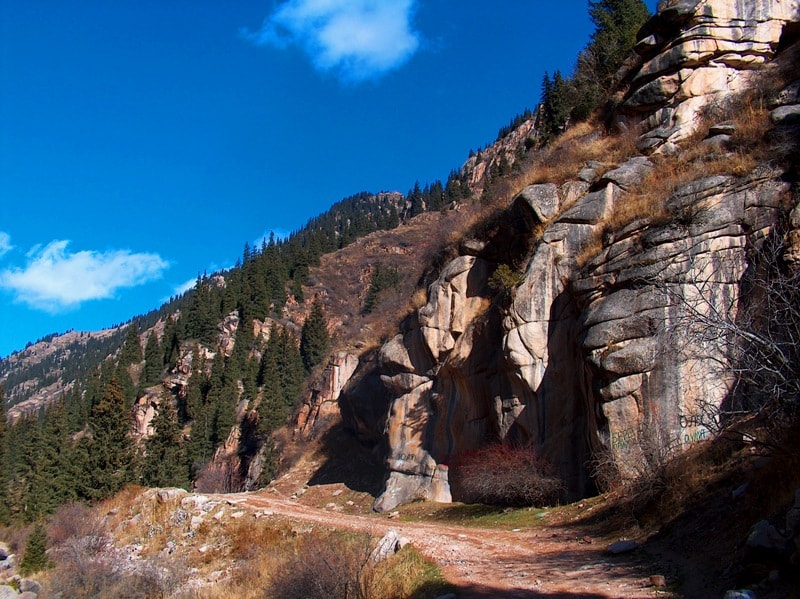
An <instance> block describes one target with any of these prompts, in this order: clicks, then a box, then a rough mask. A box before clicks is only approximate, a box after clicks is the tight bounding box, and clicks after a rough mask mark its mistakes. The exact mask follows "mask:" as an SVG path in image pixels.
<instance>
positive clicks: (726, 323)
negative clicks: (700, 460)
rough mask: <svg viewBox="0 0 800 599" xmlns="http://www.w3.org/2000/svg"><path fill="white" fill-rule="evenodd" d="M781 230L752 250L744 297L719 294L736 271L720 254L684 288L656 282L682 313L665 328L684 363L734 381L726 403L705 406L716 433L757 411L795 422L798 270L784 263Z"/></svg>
mask: <svg viewBox="0 0 800 599" xmlns="http://www.w3.org/2000/svg"><path fill="white" fill-rule="evenodd" d="M785 243H786V241H785V237H784V236H783V234H782V233H781V232H780V231H777V232H775V233H774V234H773V235H771V236H770V237H768V238H767V239H765V240H762V242H761V243H760V244H759V245H758V246H756V247H752V248H751V249H750V252H749V256H748V260H747V264H746V265H745V267H744V273H743V275H742V277H741V283H740V284H739V293H738V294H730V295H729V296H727V297H726V295H725V294H720V293H719V292H715V287H718V286H719V280H725V279H726V278H730V274H726V273H730V272H736V270H737V266H736V265H735V264H732V263H731V261H732V260H735V258H733V257H730V258H728V259H722V258H720V257H719V256H716V257H715V258H714V259H713V260H709V262H708V264H695V265H693V270H694V271H696V272H705V273H707V274H706V275H705V277H700V278H695V279H694V280H692V281H691V282H688V283H685V284H683V285H681V286H676V285H674V284H673V285H671V284H668V283H665V282H659V283H657V284H660V285H661V288H662V289H663V292H664V293H665V294H666V295H667V297H668V300H669V302H670V303H672V304H673V305H675V306H677V308H678V316H677V317H676V318H674V322H673V324H672V325H671V327H670V331H667V333H668V336H669V333H670V332H675V333H678V332H680V335H678V334H674V335H671V337H672V339H674V340H678V343H679V346H677V347H676V348H675V349H676V350H678V351H679V352H680V355H681V357H682V359H684V360H697V361H700V360H702V361H704V362H705V363H706V364H710V365H711V368H710V370H711V376H715V377H717V378H719V379H720V380H725V381H728V382H729V387H730V390H729V392H728V394H727V397H726V399H725V401H724V402H723V403H722V404H721V405H714V404H703V405H701V406H700V409H701V414H702V416H703V423H702V424H703V425H704V426H706V427H707V428H709V429H710V430H712V431H714V432H719V431H721V430H723V429H725V428H726V427H729V426H731V425H732V424H734V423H735V422H736V421H737V420H739V419H741V418H743V417H749V416H751V415H754V414H758V415H760V416H761V417H762V418H763V420H764V421H765V422H766V423H768V424H769V425H770V426H772V427H774V428H780V429H786V428H788V427H790V426H792V425H793V423H795V422H796V421H797V418H798V405H799V404H800V378H799V377H798V376H797V373H798V372H800V270H797V269H794V268H792V267H790V265H788V264H786V263H785V262H784V254H785V250H786V247H785Z"/></svg>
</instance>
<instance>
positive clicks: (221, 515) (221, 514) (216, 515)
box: [212, 508, 225, 522]
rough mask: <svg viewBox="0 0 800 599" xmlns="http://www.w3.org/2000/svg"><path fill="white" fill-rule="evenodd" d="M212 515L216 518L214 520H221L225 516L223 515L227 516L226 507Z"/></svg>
mask: <svg viewBox="0 0 800 599" xmlns="http://www.w3.org/2000/svg"><path fill="white" fill-rule="evenodd" d="M212 517H213V518H214V520H216V521H217V522H219V521H220V520H222V518H223V517H225V508H222V509H221V510H220V511H218V512H217V513H216V514H214V515H213V516H212Z"/></svg>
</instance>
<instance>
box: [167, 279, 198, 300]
mask: <svg viewBox="0 0 800 599" xmlns="http://www.w3.org/2000/svg"><path fill="white" fill-rule="evenodd" d="M196 283H197V277H192V278H191V279H187V280H186V281H184V282H183V283H180V284H179V285H176V286H175V288H174V289H173V290H172V295H173V297H178V296H179V295H183V294H184V293H186V292H187V291H189V290H190V289H194V286H195V284H196ZM168 299H169V298H166V299H165V300H164V301H167V300H168Z"/></svg>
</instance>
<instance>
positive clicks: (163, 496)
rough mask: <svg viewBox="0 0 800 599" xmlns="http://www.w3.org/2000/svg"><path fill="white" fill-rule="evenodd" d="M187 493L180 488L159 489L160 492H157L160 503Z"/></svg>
mask: <svg viewBox="0 0 800 599" xmlns="http://www.w3.org/2000/svg"><path fill="white" fill-rule="evenodd" d="M186 494H187V493H186V491H184V490H183V489H178V488H169V489H159V490H158V493H156V498H157V499H158V502H159V503H167V502H169V501H172V500H173V499H177V498H178V497H182V496H183V495H186Z"/></svg>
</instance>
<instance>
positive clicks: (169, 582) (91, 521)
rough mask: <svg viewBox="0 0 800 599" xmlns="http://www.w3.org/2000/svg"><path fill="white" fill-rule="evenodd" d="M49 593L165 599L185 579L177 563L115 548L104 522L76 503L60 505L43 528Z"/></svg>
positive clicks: (84, 596) (74, 595) (70, 595)
mask: <svg viewBox="0 0 800 599" xmlns="http://www.w3.org/2000/svg"><path fill="white" fill-rule="evenodd" d="M49 537H50V541H51V544H52V549H51V550H50V552H49V554H50V555H51V557H52V559H53V561H54V563H55V568H54V570H53V572H52V574H51V575H50V576H49V580H50V586H51V590H52V592H53V593H60V594H61V596H64V597H75V598H77V599H83V598H87V599H88V598H90V597H98V598H104V597H108V598H112V597H114V598H117V597H167V596H170V595H171V594H173V593H174V592H175V591H176V590H177V588H178V587H179V585H180V584H181V581H182V580H183V578H184V576H185V572H184V569H183V567H182V566H181V564H180V563H179V562H176V561H174V560H171V561H169V562H161V561H159V562H157V561H155V560H154V559H138V558H131V557H130V556H128V555H126V554H125V553H124V552H122V551H120V550H118V549H116V548H115V547H114V544H113V542H112V539H111V536H110V534H109V532H108V530H107V528H106V525H105V522H104V520H103V519H102V518H100V516H99V515H98V514H97V512H96V511H95V510H92V509H91V508H89V507H87V506H85V505H83V504H81V503H69V504H65V505H63V506H61V507H60V508H59V509H58V511H57V512H56V514H55V515H54V516H53V518H52V521H51V523H50V526H49Z"/></svg>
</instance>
